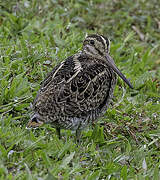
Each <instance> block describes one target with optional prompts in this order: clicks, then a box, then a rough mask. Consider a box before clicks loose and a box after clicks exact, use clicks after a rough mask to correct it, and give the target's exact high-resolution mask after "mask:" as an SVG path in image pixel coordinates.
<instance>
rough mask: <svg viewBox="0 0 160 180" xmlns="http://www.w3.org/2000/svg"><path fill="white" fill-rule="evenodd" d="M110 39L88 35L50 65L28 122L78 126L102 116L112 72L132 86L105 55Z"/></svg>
mask: <svg viewBox="0 0 160 180" xmlns="http://www.w3.org/2000/svg"><path fill="white" fill-rule="evenodd" d="M109 45H110V42H109V40H108V39H107V38H105V37H103V36H101V35H96V34H93V35H89V36H87V37H86V39H85V40H84V42H83V50H82V51H81V52H78V53H77V54H74V55H73V56H70V57H68V58H67V59H66V60H65V61H63V62H62V63H61V64H59V65H57V66H56V67H54V69H53V70H52V72H51V73H50V74H49V75H48V76H47V77H46V79H45V80H44V81H43V82H42V85H41V87H40V90H39V92H38V95H37V97H36V98H35V100H34V103H33V111H34V114H33V116H32V118H31V120H30V122H29V124H28V126H32V125H33V123H34V124H36V123H37V124H39V123H50V124H51V125H52V126H53V127H55V128H56V129H57V130H58V132H59V135H60V129H61V128H62V129H71V130H76V131H78V130H81V129H83V128H84V127H86V126H87V125H88V124H90V123H92V122H93V121H95V120H96V119H97V118H99V117H100V116H102V115H103V114H104V113H105V112H106V110H107V108H108V105H109V102H110V100H111V99H112V97H113V91H114V87H115V84H116V73H117V74H118V75H119V76H120V77H121V78H122V79H123V80H124V81H125V82H126V83H127V84H128V85H129V86H130V87H131V88H132V85H131V84H130V82H129V81H128V80H127V79H126V78H125V77H124V75H123V74H122V73H121V72H120V71H119V70H118V68H117V67H116V66H115V64H114V61H113V59H112V58H111V57H110V55H109Z"/></svg>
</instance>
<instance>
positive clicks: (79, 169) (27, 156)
mask: <svg viewBox="0 0 160 180" xmlns="http://www.w3.org/2000/svg"><path fill="white" fill-rule="evenodd" d="M159 9H160V3H159V1H158V0H152V1H147V0H135V1H127V0H122V1H118V0H114V1H110V0H95V1H93V0H92V1H91V0H89V1H85V0H77V1H75V0H72V1H71V0H66V1H62V0H59V1H58V0H45V1H43V0H39V1H36V0H31V1H27V0H22V1H18V0H12V1H9V0H2V1H0V179H5V180H6V179H7V180H12V179H27V180H35V179H39V180H42V179H44V180H50V179H75V180H82V179H87V180H88V179H89V180H92V179H93V180H94V179H108V180H115V179H124V180H127V179H137V180H142V179H146V180H150V179H154V180H158V179H160V10H159ZM87 33H88V34H91V33H99V34H103V35H104V36H107V37H109V38H110V40H111V56H112V57H113V58H114V59H115V62H116V64H117V66H118V67H119V69H121V71H122V72H123V73H124V74H125V75H126V76H127V78H130V80H131V82H132V84H133V86H134V89H133V90H132V89H130V88H129V87H128V86H126V85H125V84H124V83H123V82H122V80H121V79H119V80H118V82H117V86H116V88H115V92H114V100H113V102H112V104H111V106H110V108H109V109H108V111H107V112H106V114H105V116H104V117H103V118H101V119H100V120H99V121H98V122H97V123H96V125H95V127H94V128H92V127H88V128H86V129H85V130H84V131H83V132H82V138H81V142H80V143H79V144H77V143H76V142H75V133H74V132H71V131H69V130H68V131H66V130H63V131H62V136H63V137H62V139H61V140H59V139H58V137H57V135H56V132H55V129H54V128H52V127H51V126H50V125H44V126H43V127H41V128H39V129H27V128H26V125H27V122H28V120H29V118H30V114H31V107H30V104H31V103H32V102H33V99H34V97H35V96H36V93H37V91H38V89H39V87H40V82H41V81H42V80H43V79H44V78H45V77H46V74H47V73H48V72H50V71H51V70H52V68H53V67H54V66H55V65H56V64H58V63H59V62H61V61H62V60H64V59H65V58H66V57H68V56H69V55H72V54H74V53H75V52H77V51H78V50H80V49H81V47H82V41H83V39H84V37H85V36H86V34H87Z"/></svg>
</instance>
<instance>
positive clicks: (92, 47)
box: [82, 34, 133, 88]
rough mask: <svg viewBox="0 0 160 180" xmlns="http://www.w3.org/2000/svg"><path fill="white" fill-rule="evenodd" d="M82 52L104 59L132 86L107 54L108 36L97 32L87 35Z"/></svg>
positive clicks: (108, 46)
mask: <svg viewBox="0 0 160 180" xmlns="http://www.w3.org/2000/svg"><path fill="white" fill-rule="evenodd" d="M82 52H83V53H85V54H86V55H88V56H91V57H92V58H95V59H99V60H102V61H105V62H106V64H107V65H108V66H109V67H110V68H112V69H113V71H114V72H116V73H117V74H118V75H119V76H120V77H121V79H122V80H123V81H124V82H125V83H126V84H127V85H128V86H129V87H130V88H133V86H132V85H131V83H130V82H129V80H128V79H127V78H126V77H125V76H124V75H123V74H122V73H121V71H120V70H119V69H118V68H117V66H116V65H115V63H114V60H113V59H112V57H111V56H110V55H109V52H110V41H109V39H108V38H106V37H104V36H102V35H98V34H92V35H88V36H87V37H86V38H85V40H84V42H83V50H82Z"/></svg>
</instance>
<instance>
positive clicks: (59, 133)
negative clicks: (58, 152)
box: [56, 127, 61, 139]
mask: <svg viewBox="0 0 160 180" xmlns="http://www.w3.org/2000/svg"><path fill="white" fill-rule="evenodd" d="M56 132H57V135H58V138H59V139H61V129H60V128H59V127H57V128H56Z"/></svg>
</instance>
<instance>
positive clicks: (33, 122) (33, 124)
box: [27, 114, 43, 128]
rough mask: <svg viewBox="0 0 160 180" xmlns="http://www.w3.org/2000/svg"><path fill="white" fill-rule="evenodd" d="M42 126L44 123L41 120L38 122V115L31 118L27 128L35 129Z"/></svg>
mask: <svg viewBox="0 0 160 180" xmlns="http://www.w3.org/2000/svg"><path fill="white" fill-rule="evenodd" d="M41 125H43V122H42V121H40V120H38V118H37V115H36V114H33V115H32V116H31V119H30V121H29V122H28V124H27V127H33V128H35V127H39V126H41Z"/></svg>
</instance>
